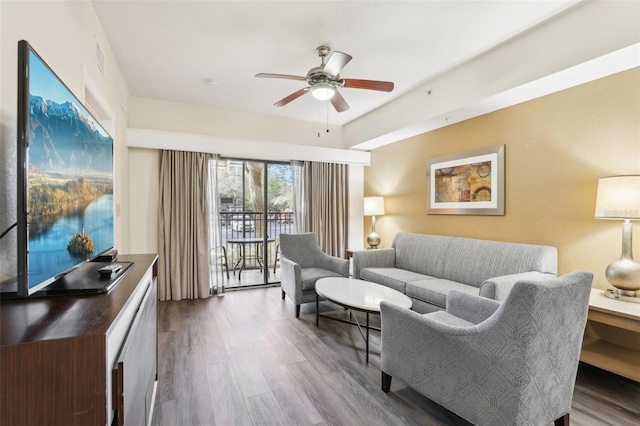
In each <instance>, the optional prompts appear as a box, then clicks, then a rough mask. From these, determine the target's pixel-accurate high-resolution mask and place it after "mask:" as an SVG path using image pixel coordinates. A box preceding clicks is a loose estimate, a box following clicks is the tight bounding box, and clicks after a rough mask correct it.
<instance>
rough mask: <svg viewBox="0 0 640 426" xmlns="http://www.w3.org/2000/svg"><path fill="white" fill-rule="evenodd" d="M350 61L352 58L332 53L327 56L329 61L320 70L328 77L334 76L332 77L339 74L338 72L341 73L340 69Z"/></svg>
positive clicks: (343, 54) (340, 53) (344, 54)
mask: <svg viewBox="0 0 640 426" xmlns="http://www.w3.org/2000/svg"><path fill="white" fill-rule="evenodd" d="M351 59H352V56H351V55H347V54H346V53H342V52H338V51H336V52H333V53H332V54H331V56H329V60H328V61H327V63H326V64H325V66H324V68H323V69H322V72H324V73H327V74H329V75H334V76H335V75H338V74H340V71H342V68H344V67H345V65H347V64H348V63H349V61H350V60H351Z"/></svg>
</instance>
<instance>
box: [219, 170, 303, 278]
mask: <svg viewBox="0 0 640 426" xmlns="http://www.w3.org/2000/svg"><path fill="white" fill-rule="evenodd" d="M218 201H219V216H220V217H219V220H218V223H219V226H220V229H219V231H220V235H221V251H222V252H223V254H226V260H225V259H224V257H221V261H222V262H226V266H228V268H229V278H228V279H227V277H226V270H225V271H220V272H219V273H220V274H221V276H220V277H219V278H220V279H222V280H223V281H224V282H225V287H226V288H227V289H229V288H238V287H248V286H256V285H264V284H271V283H277V282H279V281H280V265H279V262H278V254H277V251H278V247H279V237H278V236H279V234H280V233H283V232H293V171H292V168H291V166H290V165H289V164H287V163H272V162H267V161H254V160H252V161H249V160H233V159H221V160H220V162H219V164H218Z"/></svg>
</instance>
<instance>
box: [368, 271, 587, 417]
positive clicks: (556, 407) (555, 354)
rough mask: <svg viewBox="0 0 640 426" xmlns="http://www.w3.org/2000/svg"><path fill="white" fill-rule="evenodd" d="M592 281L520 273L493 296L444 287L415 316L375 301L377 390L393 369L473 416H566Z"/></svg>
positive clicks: (386, 386)
mask: <svg viewBox="0 0 640 426" xmlns="http://www.w3.org/2000/svg"><path fill="white" fill-rule="evenodd" d="M592 280H593V275H592V274H590V273H589V272H583V271H576V272H572V273H569V274H566V275H564V276H561V277H558V278H551V279H547V280H544V281H537V282H536V281H520V282H518V283H516V284H515V285H514V287H513V289H512V290H511V292H510V293H509V295H508V296H507V298H506V299H505V300H504V301H503V302H497V301H495V300H491V299H487V298H482V297H479V296H474V295H470V294H467V293H463V292H459V291H456V290H452V291H450V292H449V294H448V295H447V309H446V311H439V312H433V313H429V314H422V315H421V314H418V313H416V312H413V311H410V310H408V309H402V308H399V307H397V306H395V305H391V304H389V303H386V302H382V303H381V305H380V308H381V315H382V347H381V370H382V390H383V391H384V392H388V391H389V390H390V386H391V378H392V377H397V378H398V379H400V380H401V381H403V382H404V383H406V384H407V385H408V386H409V387H411V388H413V389H415V390H416V391H418V392H420V393H421V394H423V395H425V396H426V397H427V398H429V399H431V400H433V401H434V402H437V403H438V404H440V405H442V406H444V407H445V408H447V409H449V410H451V411H453V412H454V413H456V414H458V415H459V416H461V417H463V418H464V419H466V420H468V421H470V422H472V423H473V424H476V425H492V426H494V425H518V426H520V425H533V426H535V425H545V424H547V423H549V422H552V421H555V424H556V425H568V424H569V411H570V410H571V398H572V395H573V388H574V385H575V379H576V373H577V369H578V360H579V358H580V349H581V345H582V336H583V332H584V328H585V324H586V321H587V311H588V307H589V293H590V289H591V282H592Z"/></svg>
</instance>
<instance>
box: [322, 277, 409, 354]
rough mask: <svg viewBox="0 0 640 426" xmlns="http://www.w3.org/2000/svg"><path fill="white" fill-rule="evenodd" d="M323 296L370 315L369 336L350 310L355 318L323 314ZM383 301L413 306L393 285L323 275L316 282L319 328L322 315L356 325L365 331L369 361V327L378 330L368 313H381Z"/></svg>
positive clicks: (367, 329)
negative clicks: (387, 285)
mask: <svg viewBox="0 0 640 426" xmlns="http://www.w3.org/2000/svg"><path fill="white" fill-rule="evenodd" d="M320 297H322V298H324V299H327V300H329V301H331V302H333V303H336V304H338V305H341V306H344V307H345V308H348V309H350V310H356V311H360V312H364V313H365V314H366V317H367V323H366V326H365V330H366V337H365V335H364V334H363V333H362V328H361V327H360V323H358V320H357V319H356V317H355V315H352V314H351V312H349V316H350V318H352V319H353V320H354V321H345V320H343V319H340V318H333V317H328V316H324V315H320V309H319V307H320ZM383 300H384V301H386V302H389V303H393V304H394V305H398V306H400V307H403V308H406V309H410V308H411V299H409V298H408V297H407V296H406V295H404V294H402V293H400V292H399V291H396V290H394V289H392V288H389V287H385V286H383V285H380V284H376V283H372V282H369V281H363V280H357V279H355V278H334V277H331V278H321V279H319V280H318V281H317V282H316V327H318V326H319V325H320V317H321V316H322V317H324V318H328V319H332V320H334V321H340V322H346V323H347V324H353V325H357V326H358V329H360V334H363V335H362V338H363V339H364V341H365V345H366V361H367V363H368V362H369V329H374V330H379V329H378V328H374V327H370V326H369V314H371V313H374V314H376V313H377V314H379V313H380V302H382V301H383Z"/></svg>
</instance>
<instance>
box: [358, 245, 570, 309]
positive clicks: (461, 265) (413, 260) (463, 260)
mask: <svg viewBox="0 0 640 426" xmlns="http://www.w3.org/2000/svg"><path fill="white" fill-rule="evenodd" d="M557 273H558V252H557V249H556V248H555V247H549V246H541V245H533V244H519V243H507V242H500V241H488V240H477V239H472V238H460V237H448V236H441V235H429V234H411V233H405V232H399V233H398V234H397V235H396V237H395V238H394V240H393V244H392V247H391V248H386V249H377V250H363V251H356V252H354V253H353V275H354V277H355V278H360V279H363V280H366V281H371V282H375V283H378V284H383V285H386V286H388V287H391V288H393V289H395V290H398V291H400V292H402V293H404V294H406V295H407V296H409V298H411V299H412V301H413V307H412V309H413V310H414V311H416V312H419V313H428V312H435V311H440V310H444V309H445V307H446V298H447V293H448V292H449V290H458V291H461V292H463V293H469V294H473V295H479V296H483V297H487V298H489V299H495V300H504V299H505V298H506V296H507V294H508V293H509V291H510V290H511V288H512V287H513V285H514V284H515V283H516V282H517V281H522V280H527V281H532V280H542V279H545V278H550V277H555V276H556V275H557Z"/></svg>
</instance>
